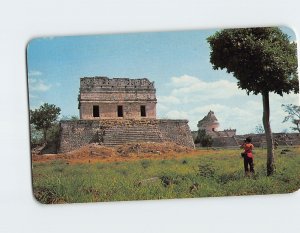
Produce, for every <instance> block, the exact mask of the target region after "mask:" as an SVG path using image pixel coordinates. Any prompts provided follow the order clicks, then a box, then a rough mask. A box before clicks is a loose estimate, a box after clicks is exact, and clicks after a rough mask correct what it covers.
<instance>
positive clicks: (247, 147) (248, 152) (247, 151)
mask: <svg viewBox="0 0 300 233" xmlns="http://www.w3.org/2000/svg"><path fill="white" fill-rule="evenodd" d="M251 141H252V140H251V138H250V137H247V138H246V140H245V141H244V143H243V145H241V148H243V149H244V152H243V153H242V156H243V157H244V168H245V174H246V175H247V174H248V173H249V167H250V172H251V173H252V174H253V173H254V163H253V153H252V150H253V149H254V146H253V144H252V143H251Z"/></svg>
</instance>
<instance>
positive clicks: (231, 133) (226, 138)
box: [197, 111, 239, 147]
mask: <svg viewBox="0 0 300 233" xmlns="http://www.w3.org/2000/svg"><path fill="white" fill-rule="evenodd" d="M219 126H220V124H219V122H218V119H217V117H216V116H215V113H214V112H213V111H209V112H208V114H207V115H206V116H205V117H204V118H203V119H202V120H200V121H198V124H197V127H198V130H205V132H206V134H208V135H210V136H211V137H212V139H213V145H212V146H215V147H224V146H237V145H239V142H238V140H236V137H235V136H236V129H225V130H223V131H219V130H218V128H219Z"/></svg>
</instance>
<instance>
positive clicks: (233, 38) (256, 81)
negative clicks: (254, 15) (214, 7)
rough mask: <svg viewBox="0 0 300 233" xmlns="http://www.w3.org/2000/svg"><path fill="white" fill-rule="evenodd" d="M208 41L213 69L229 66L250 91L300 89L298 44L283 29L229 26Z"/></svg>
mask: <svg viewBox="0 0 300 233" xmlns="http://www.w3.org/2000/svg"><path fill="white" fill-rule="evenodd" d="M207 41H208V42H209V44H210V47H211V54H210V62H211V63H212V64H213V68H214V69H215V70H216V69H219V68H220V69H227V72H228V73H232V74H233V75H234V77H236V78H237V79H238V83H237V85H238V87H239V88H241V89H245V90H246V91H247V94H249V93H250V92H253V94H255V95H257V94H259V93H268V92H274V93H277V94H279V95H281V96H282V95H283V93H290V92H294V93H298V92H299V86H298V73H297V46H296V43H294V42H292V43H291V42H290V41H289V37H288V36H287V35H286V34H284V33H283V32H282V31H281V30H280V29H279V28H275V27H265V28H243V29H225V30H222V31H220V32H217V33H215V34H214V35H213V36H210V37H209V38H207Z"/></svg>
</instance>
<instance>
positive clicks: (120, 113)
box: [118, 105, 123, 117]
mask: <svg viewBox="0 0 300 233" xmlns="http://www.w3.org/2000/svg"><path fill="white" fill-rule="evenodd" d="M118 117H123V106H121V105H119V106H118Z"/></svg>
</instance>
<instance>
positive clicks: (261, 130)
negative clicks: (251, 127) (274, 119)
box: [255, 124, 265, 134]
mask: <svg viewBox="0 0 300 233" xmlns="http://www.w3.org/2000/svg"><path fill="white" fill-rule="evenodd" d="M255 133H257V134H264V133H265V130H264V127H263V126H262V125H261V124H258V125H257V126H256V127H255Z"/></svg>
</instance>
